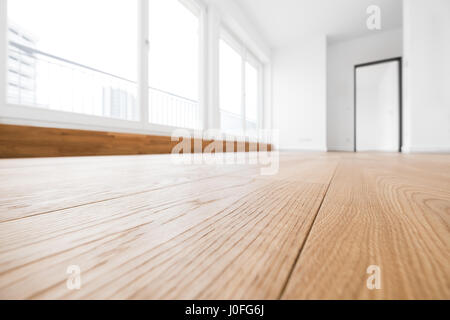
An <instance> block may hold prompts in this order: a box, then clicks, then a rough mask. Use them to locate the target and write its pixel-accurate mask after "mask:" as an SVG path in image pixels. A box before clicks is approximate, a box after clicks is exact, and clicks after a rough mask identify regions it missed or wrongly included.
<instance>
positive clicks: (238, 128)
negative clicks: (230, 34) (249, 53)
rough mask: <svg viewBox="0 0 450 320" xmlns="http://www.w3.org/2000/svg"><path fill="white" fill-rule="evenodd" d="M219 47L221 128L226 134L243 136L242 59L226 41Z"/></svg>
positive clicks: (221, 42) (222, 41) (221, 41)
mask: <svg viewBox="0 0 450 320" xmlns="http://www.w3.org/2000/svg"><path fill="white" fill-rule="evenodd" d="M219 46H220V47H219V50H220V51H219V57H220V59H219V61H220V66H219V92H220V93H219V97H220V102H219V105H220V121H221V128H222V130H223V131H224V132H226V133H230V134H242V133H243V132H242V58H241V56H240V55H239V53H238V52H237V51H235V50H234V49H233V48H232V47H231V46H230V45H229V44H227V42H225V41H224V40H220V43H219Z"/></svg>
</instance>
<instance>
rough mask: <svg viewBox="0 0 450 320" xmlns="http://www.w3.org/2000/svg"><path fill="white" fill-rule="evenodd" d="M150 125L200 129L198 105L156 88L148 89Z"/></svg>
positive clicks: (195, 102) (196, 102)
mask: <svg viewBox="0 0 450 320" xmlns="http://www.w3.org/2000/svg"><path fill="white" fill-rule="evenodd" d="M148 99H149V121H150V123H155V124H160V125H166V126H172V127H179V128H191V129H201V116H200V105H199V103H198V101H194V100H191V99H188V98H184V97H181V96H178V95H176V94H172V93H170V92H166V91H163V90H159V89H156V88H149V96H148Z"/></svg>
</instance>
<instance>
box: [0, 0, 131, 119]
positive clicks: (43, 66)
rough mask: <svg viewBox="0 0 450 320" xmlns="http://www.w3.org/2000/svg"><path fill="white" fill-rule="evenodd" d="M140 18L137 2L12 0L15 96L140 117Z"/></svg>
mask: <svg viewBox="0 0 450 320" xmlns="http://www.w3.org/2000/svg"><path fill="white" fill-rule="evenodd" d="M136 16H137V0H95V1H91V0H65V1H61V0H39V1H36V0H13V1H8V40H9V50H8V61H7V68H8V77H7V83H8V84H7V99H8V102H9V103H12V104H19V105H28V106H35V107H41V108H47V109H52V110H59V111H70V112H75V113H82V114H89V115H98V116H104V117H112V118H119V119H126V120H138V118H139V110H138V105H137V103H136V92H137V24H136ZM118 61H119V62H120V63H118Z"/></svg>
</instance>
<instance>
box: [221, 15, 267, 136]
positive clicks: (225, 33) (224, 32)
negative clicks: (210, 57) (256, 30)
mask: <svg viewBox="0 0 450 320" xmlns="http://www.w3.org/2000/svg"><path fill="white" fill-rule="evenodd" d="M219 40H223V41H225V43H226V44H228V45H229V46H230V47H231V48H233V49H234V50H235V51H236V52H237V53H238V54H239V55H240V56H241V70H242V78H241V79H242V90H241V95H242V97H241V117H242V119H241V120H242V130H243V133H244V136H245V137H248V133H247V114H246V94H247V93H246V81H245V80H246V75H245V73H246V72H245V64H246V63H247V62H248V63H250V64H251V65H252V66H253V67H255V68H256V70H257V71H258V89H257V90H258V93H257V94H258V97H257V109H258V114H257V121H256V122H257V123H256V125H257V128H256V129H257V130H259V129H262V128H263V117H264V116H263V113H264V108H263V106H264V90H263V88H264V67H263V63H262V62H261V61H260V60H259V59H258V58H257V57H256V55H255V54H253V53H252V52H251V51H250V50H249V49H248V48H247V46H245V45H244V44H243V43H242V42H241V41H240V40H239V38H238V37H237V36H235V35H234V34H233V32H232V31H230V29H229V28H228V27H227V26H226V25H225V24H222V25H221V28H220V33H219ZM218 63H220V55H219V61H218ZM219 72H220V70H219ZM219 78H220V77H219ZM219 100H220V92H219ZM220 107H221V106H220V105H219V107H218V110H217V112H218V117H219V123H221V121H220V116H221V115H220ZM220 129H221V130H223V129H222V128H220Z"/></svg>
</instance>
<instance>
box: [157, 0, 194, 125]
mask: <svg viewBox="0 0 450 320" xmlns="http://www.w3.org/2000/svg"><path fill="white" fill-rule="evenodd" d="M149 40H150V52H149V71H148V76H149V107H150V109H149V120H150V122H151V123H155V124H161V125H169V126H174V127H183V128H200V127H201V121H200V119H201V115H200V105H199V60H200V58H199V48H200V43H199V13H198V12H196V10H195V8H191V7H187V6H186V5H185V4H184V2H181V1H178V0H149Z"/></svg>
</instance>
